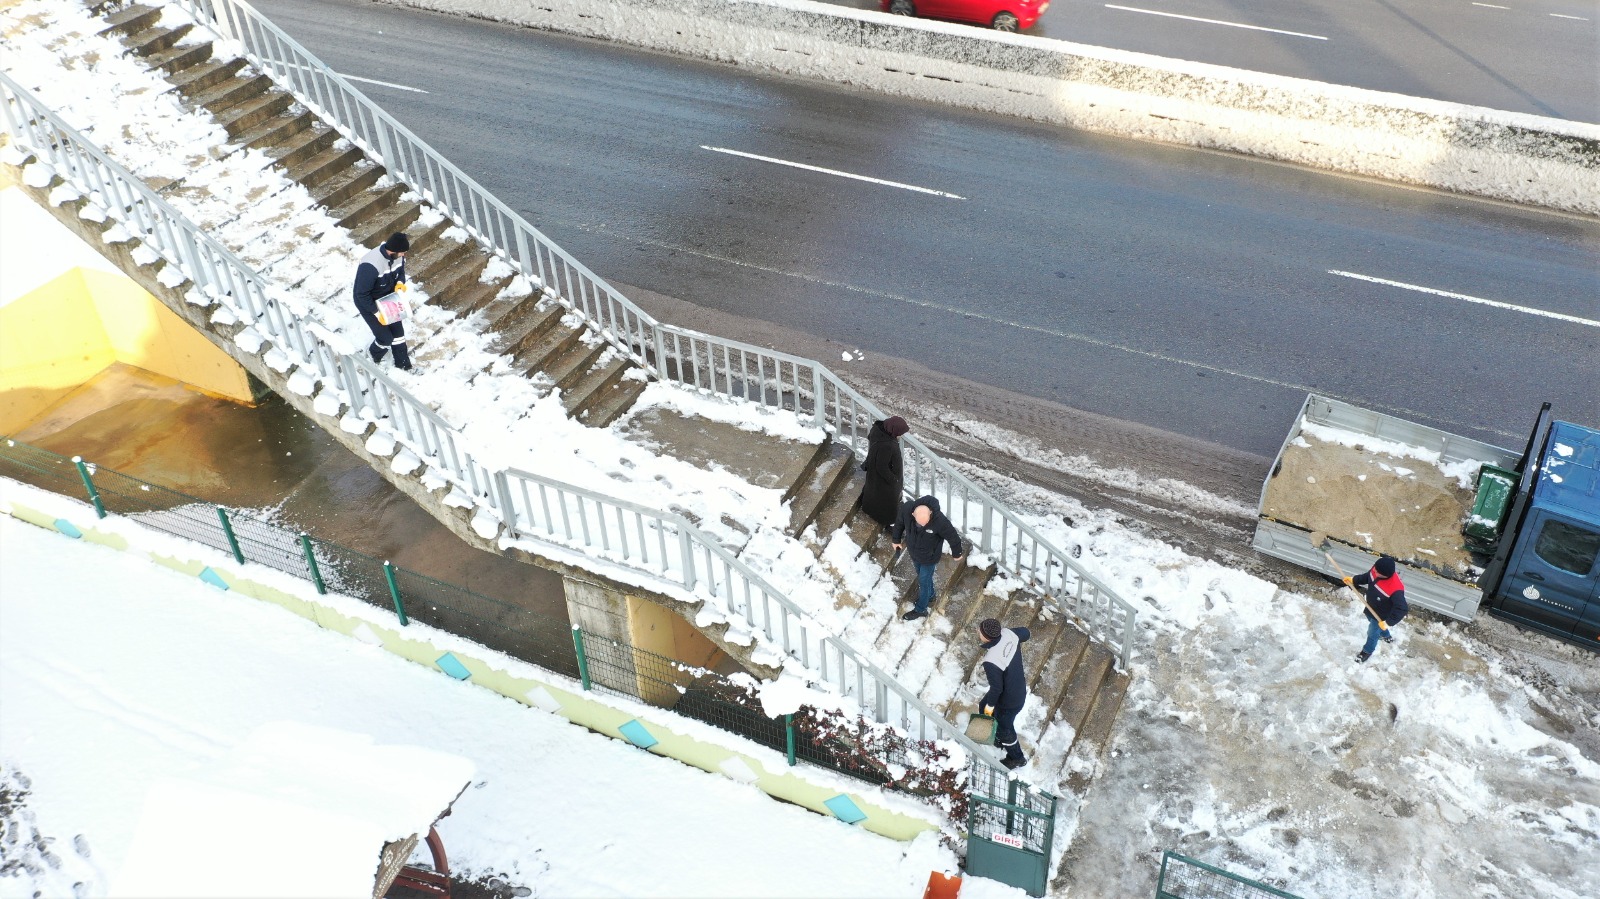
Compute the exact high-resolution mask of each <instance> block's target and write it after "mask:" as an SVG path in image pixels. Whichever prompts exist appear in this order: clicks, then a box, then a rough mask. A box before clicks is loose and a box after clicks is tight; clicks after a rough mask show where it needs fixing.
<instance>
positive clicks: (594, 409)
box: [563, 378, 649, 428]
mask: <svg viewBox="0 0 1600 899" xmlns="http://www.w3.org/2000/svg"><path fill="white" fill-rule="evenodd" d="M647 386H649V383H648V382H647V381H644V380H636V379H634V378H618V379H617V381H616V383H614V384H612V385H611V386H610V387H607V388H605V389H604V390H600V391H597V392H596V393H595V395H594V396H593V397H591V398H589V399H587V400H585V401H584V407H583V408H582V409H581V410H579V411H577V412H573V410H572V407H571V406H567V407H566V408H567V412H568V414H570V415H572V417H573V418H575V419H577V420H578V421H579V422H580V423H581V424H584V425H587V426H589V427H591V428H606V427H610V426H611V423H612V422H614V421H616V420H617V419H619V418H621V417H622V416H624V415H627V414H628V412H629V411H631V410H632V409H633V404H634V403H636V402H638V400H639V397H640V396H642V395H643V394H644V389H645V387H647ZM563 402H566V398H565V397H563Z"/></svg>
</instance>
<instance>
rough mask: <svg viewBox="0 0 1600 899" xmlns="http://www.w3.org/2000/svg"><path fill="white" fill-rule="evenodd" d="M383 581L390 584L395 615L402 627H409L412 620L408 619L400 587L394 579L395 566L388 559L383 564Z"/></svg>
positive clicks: (390, 594) (390, 595) (390, 596)
mask: <svg viewBox="0 0 1600 899" xmlns="http://www.w3.org/2000/svg"><path fill="white" fill-rule="evenodd" d="M383 579H384V580H386V581H388V582H389V598H390V599H393V600H394V613H395V614H396V615H398V616H399V617H400V626H401V627H405V626H407V625H409V624H410V623H411V620H410V619H409V618H407V617H406V604H405V601H404V600H402V599H401V598H400V585H399V584H398V583H396V582H395V579H394V566H393V565H390V564H389V562H388V560H387V559H386V560H384V563H383Z"/></svg>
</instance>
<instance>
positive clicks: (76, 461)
mask: <svg viewBox="0 0 1600 899" xmlns="http://www.w3.org/2000/svg"><path fill="white" fill-rule="evenodd" d="M72 464H73V465H76V466H78V474H79V475H80V476H81V477H82V478H83V489H85V490H87V491H89V502H91V503H94V514H95V515H96V516H98V517H100V518H104V517H106V504H105V503H103V502H101V501H100V491H98V490H96V489H94V481H93V480H90V478H89V466H87V465H85V464H83V457H82V456H73V457H72Z"/></svg>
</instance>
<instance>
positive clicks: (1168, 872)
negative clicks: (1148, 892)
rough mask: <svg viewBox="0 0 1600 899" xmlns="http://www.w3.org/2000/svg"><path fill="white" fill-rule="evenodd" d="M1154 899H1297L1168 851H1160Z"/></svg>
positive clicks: (1292, 895) (1291, 894)
mask: <svg viewBox="0 0 1600 899" xmlns="http://www.w3.org/2000/svg"><path fill="white" fill-rule="evenodd" d="M1156 899H1298V897H1297V896H1295V895H1294V894H1293V893H1285V892H1284V891H1283V890H1280V889H1278V888H1277V887H1270V886H1267V885H1266V884H1264V883H1260V882H1258V881H1254V880H1251V879H1249V878H1248V877H1240V876H1239V875H1237V874H1230V873H1229V872H1227V871H1224V870H1222V869H1221V868H1217V867H1213V866H1211V865H1208V864H1206V863H1205V862H1202V861H1196V860H1195V859H1192V858H1189V857H1188V856H1186V855H1179V854H1178V853H1176V852H1172V851H1171V850H1168V851H1167V852H1164V853H1162V854H1161V879H1160V880H1158V881H1156Z"/></svg>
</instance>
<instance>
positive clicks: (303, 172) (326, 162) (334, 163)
mask: <svg viewBox="0 0 1600 899" xmlns="http://www.w3.org/2000/svg"><path fill="white" fill-rule="evenodd" d="M362 158H363V157H362V154H361V151H360V150H358V149H356V148H355V147H352V146H350V145H349V144H344V145H339V144H338V143H335V144H333V145H331V146H329V147H327V148H326V149H324V150H321V151H319V152H318V153H316V154H314V155H312V156H311V158H309V159H306V160H305V161H303V162H299V163H294V164H290V165H289V170H288V172H287V174H288V176H289V180H291V181H293V182H295V183H296V184H299V185H300V186H301V187H304V188H305V189H306V190H308V191H312V192H315V191H316V189H317V188H318V187H320V186H322V185H324V184H327V183H328V182H329V181H331V180H333V178H334V177H335V176H336V175H338V174H339V173H340V172H343V171H346V170H348V169H350V168H352V167H353V166H355V164H356V163H358V162H360V161H361V160H362Z"/></svg>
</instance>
